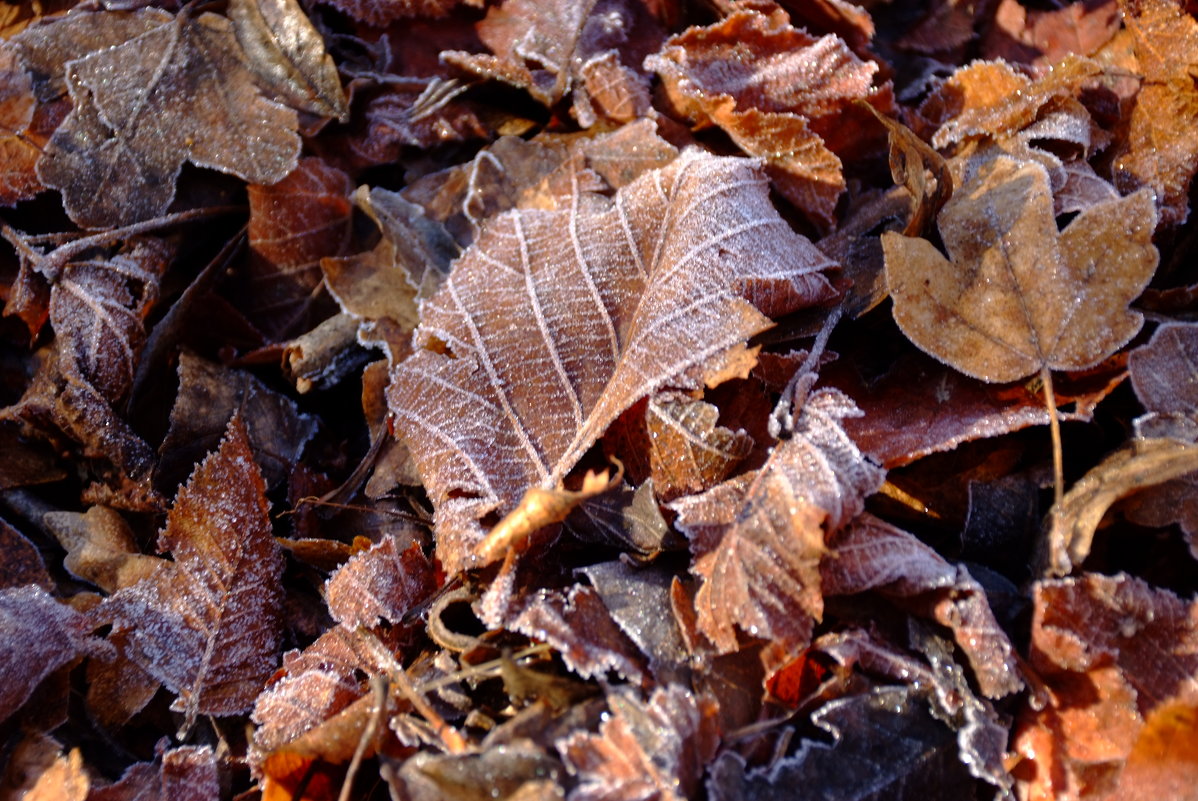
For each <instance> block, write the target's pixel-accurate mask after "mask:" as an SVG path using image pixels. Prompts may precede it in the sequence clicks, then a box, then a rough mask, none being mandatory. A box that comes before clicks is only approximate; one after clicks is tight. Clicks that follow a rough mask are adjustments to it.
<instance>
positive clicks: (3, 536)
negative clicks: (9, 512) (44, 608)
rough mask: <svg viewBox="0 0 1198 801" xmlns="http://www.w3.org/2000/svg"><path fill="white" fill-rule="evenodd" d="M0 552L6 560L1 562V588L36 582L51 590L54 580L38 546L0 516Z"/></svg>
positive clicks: (44, 588)
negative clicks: (51, 578) (47, 570)
mask: <svg viewBox="0 0 1198 801" xmlns="http://www.w3.org/2000/svg"><path fill="white" fill-rule="evenodd" d="M0 553H2V554H4V562H3V564H0V590H8V589H15V588H17V587H22V586H24V585H26V584H35V585H37V586H38V587H41V588H42V589H43V590H47V591H51V590H53V588H54V582H53V581H51V580H50V574H49V573H47V572H46V563H45V562H43V561H42V555H41V553H40V552H39V551H38V549H37V546H36V545H34V544H33V543H32V542H30V541H29V540H28V539H26V538H25V535H24V534H22V533H21V532H19V531H17V530H16V529H15V528H13V527H12V526H10V525H9V524H8V523H7V522H6V521H5V520H4V519H3V518H0Z"/></svg>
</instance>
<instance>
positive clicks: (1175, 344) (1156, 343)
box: [1127, 323, 1198, 417]
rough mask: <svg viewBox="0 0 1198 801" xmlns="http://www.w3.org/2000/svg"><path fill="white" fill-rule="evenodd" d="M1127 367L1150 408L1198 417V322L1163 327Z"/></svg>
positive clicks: (1133, 384) (1142, 400)
mask: <svg viewBox="0 0 1198 801" xmlns="http://www.w3.org/2000/svg"><path fill="white" fill-rule="evenodd" d="M1127 369H1128V371H1129V372H1130V373H1131V385H1132V388H1133V389H1134V390H1135V391H1136V397H1137V398H1139V399H1140V403H1142V404H1144V408H1145V409H1147V410H1148V411H1150V412H1159V413H1161V414H1169V413H1173V412H1177V413H1181V414H1185V415H1189V416H1191V417H1196V416H1198V325H1194V324H1187V323H1167V324H1165V325H1162V326H1160V327H1159V328H1157V329H1156V331H1154V332H1153V334H1152V339H1151V340H1150V341H1149V342H1148V344H1146V345H1142V346H1140V347H1138V348H1136V349H1135V350H1133V351H1132V352H1131V355H1129V356H1128V357H1127Z"/></svg>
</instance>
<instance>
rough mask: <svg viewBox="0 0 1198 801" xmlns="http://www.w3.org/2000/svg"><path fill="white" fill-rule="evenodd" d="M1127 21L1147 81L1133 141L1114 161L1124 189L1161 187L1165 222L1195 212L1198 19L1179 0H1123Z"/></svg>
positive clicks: (1138, 101)
mask: <svg viewBox="0 0 1198 801" xmlns="http://www.w3.org/2000/svg"><path fill="white" fill-rule="evenodd" d="M1119 9H1120V11H1122V12H1123V20H1124V25H1125V26H1126V28H1127V30H1128V31H1130V32H1131V35H1132V41H1133V49H1134V52H1135V56H1136V61H1137V65H1138V67H1139V72H1140V73H1141V75H1143V78H1144V83H1143V86H1142V87H1141V88H1140V91H1139V93H1138V94H1137V95H1136V99H1135V107H1134V108H1133V109H1132V112H1131V119H1130V121H1129V130H1128V132H1127V140H1126V142H1125V143H1123V144H1122V146H1121V147H1120V148H1119V151H1118V153H1117V154H1116V158H1115V163H1114V174H1115V183H1116V185H1117V186H1118V187H1119V188H1120V189H1121V190H1123V191H1125V192H1127V191H1131V190H1133V189H1136V188H1138V187H1141V186H1150V187H1152V188H1153V190H1155V192H1156V196H1157V205H1158V208H1159V209H1160V216H1161V222H1162V223H1164V224H1172V225H1177V224H1180V223H1183V222H1185V220H1186V218H1187V217H1188V216H1189V212H1190V207H1189V198H1188V195H1189V187H1190V182H1191V180H1192V179H1193V177H1194V171H1195V170H1196V169H1198V147H1196V146H1195V143H1194V139H1193V137H1191V136H1190V135H1189V131H1190V129H1191V128H1192V127H1193V125H1194V121H1195V120H1196V119H1198V95H1196V94H1195V89H1194V81H1193V78H1192V77H1191V75H1192V70H1193V69H1194V68H1195V65H1198V22H1195V20H1194V18H1193V17H1192V16H1190V15H1189V14H1188V13H1186V12H1185V10H1184V8H1183V7H1182V4H1179V3H1176V2H1174V1H1173V0H1135V2H1131V1H1130V0H1122V2H1120V3H1119Z"/></svg>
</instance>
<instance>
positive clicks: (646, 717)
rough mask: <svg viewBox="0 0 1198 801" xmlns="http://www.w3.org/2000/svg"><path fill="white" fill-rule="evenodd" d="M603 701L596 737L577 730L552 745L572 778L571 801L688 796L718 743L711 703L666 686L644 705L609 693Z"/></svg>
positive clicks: (631, 696) (626, 695)
mask: <svg viewBox="0 0 1198 801" xmlns="http://www.w3.org/2000/svg"><path fill="white" fill-rule="evenodd" d="M607 703H608V706H609V707H610V709H611V714H610V716H607V717H605V719H604V721H603V722H602V723H601V724H600V726H599V733H598V734H587V733H584V732H577V733H575V734H572V735H570V736H569V737H566V738H563V739H562V740H559V741H558V743H557V748H558V751H559V752H561V755H562V759H563V760H564V761H565V763H566V765H567V766H568V767H569V768H570V770H571V772H572V773H574V774H575V775H577V777H578V780H579V784H578V786H577V787H576V788H575V789H574V791H573V792H571V794H570V799H571V801H615V799H625V798H653V799H660V801H681V799H684V798H693V797H695V793H696V792H697V791H698V788H699V781H700V779H701V778H702V775H703V769H704V766H705V765H706V764H707V763H708V762H709V761H710V760H711V758H712V757H713V756H715V750H716V746H717V745H718V743H719V739H718V738H719V735H718V733H717V731H716V721H715V710H714V708H713V703H712V702H711V700H710V699H706V698H701V697H696V696H695V695H694V693H692V692H691V691H690V690H687V689H685V688H683V687H682V686H681V685H677V684H672V685H669V686H668V687H664V688H658V689H656V690H654V691H653V694H652V695H651V696H650V697H649V699H648V701H647V702H646V701H641V700H640V699H638V698H637V697H636V695H635V694H634V693H630V692H620V691H617V690H612V691H610V692H609V693H608V696H607Z"/></svg>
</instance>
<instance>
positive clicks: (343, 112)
mask: <svg viewBox="0 0 1198 801" xmlns="http://www.w3.org/2000/svg"><path fill="white" fill-rule="evenodd" d="M229 19H231V20H232V21H233V33H234V34H235V35H236V36H237V41H238V43H239V44H240V45H241V49H242V50H243V51H244V52H245V54H246V56H247V60H248V61H249V67H250V69H251V70H253V71H254V74H255V75H257V76H258V77H259V78H260V79H261V80H262V81H263V82H265V83H266V84H267V85H268V86H269V87H270V88H271V89H272V90H273V91H274V92H275V94H276V95H278V96H279V97H281V98H283V99H285V100H286V101H287V103H288V104H289V105H290V106H291V107H292V108H296V109H302V110H304V111H308V112H311V113H313V114H318V115H320V116H322V117H336V118H338V119H340V120H341V121H342V122H345V121H346V120H347V119H349V101H348V100H347V99H346V97H345V91H344V90H343V89H342V88H341V79H340V78H338V77H337V65H336V64H334V63H333V57H332V56H330V55H329V54H328V53H327V52H326V51H325V47H324V41H323V40H322V39H321V37H320V34H319V33H317V32H316V29H315V28H314V27H312V23H311V22H310V21H309V20H308V16H307V15H306V14H305V13H304V11H303V9H302V8H300V5H299V3H298V2H296V0H232V2H231V3H229Z"/></svg>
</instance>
